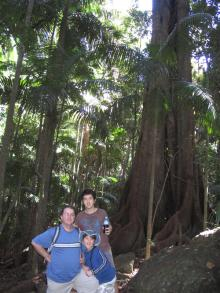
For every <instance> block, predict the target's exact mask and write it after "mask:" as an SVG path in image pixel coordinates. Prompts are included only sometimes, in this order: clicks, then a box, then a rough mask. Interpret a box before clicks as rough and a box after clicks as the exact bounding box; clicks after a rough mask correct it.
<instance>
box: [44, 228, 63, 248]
mask: <svg viewBox="0 0 220 293" xmlns="http://www.w3.org/2000/svg"><path fill="white" fill-rule="evenodd" d="M59 234H60V225H58V226H56V227H55V232H54V235H53V240H52V242H51V244H50V246H49V247H48V249H47V252H48V253H50V252H51V250H52V249H53V246H54V244H55V243H56V242H57V239H58V237H59Z"/></svg>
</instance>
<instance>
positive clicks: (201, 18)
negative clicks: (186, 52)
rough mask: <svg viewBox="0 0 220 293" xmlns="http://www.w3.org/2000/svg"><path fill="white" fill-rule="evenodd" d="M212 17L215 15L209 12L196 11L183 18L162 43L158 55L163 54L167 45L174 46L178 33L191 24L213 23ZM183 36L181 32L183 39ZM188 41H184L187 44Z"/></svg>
mask: <svg viewBox="0 0 220 293" xmlns="http://www.w3.org/2000/svg"><path fill="white" fill-rule="evenodd" d="M212 19H213V17H212V15H211V14H209V13H195V14H192V15H189V16H186V17H184V18H182V19H181V20H180V22H179V23H177V24H176V25H175V27H174V28H173V30H172V31H171V33H170V34H169V35H168V37H167V39H166V41H165V42H164V44H162V45H161V47H160V49H159V51H158V55H163V53H164V52H165V51H166V49H167V47H173V45H174V44H175V38H176V35H177V34H178V33H181V32H183V31H184V30H185V29H186V28H187V27H188V28H190V27H191V26H197V27H201V26H202V25H204V23H207V24H209V25H211V23H212ZM183 36H184V34H181V38H182V39H183ZM184 41H185V39H184ZM188 41H189V40H188ZM188 41H187V42H188ZM187 42H186V43H184V45H185V46H186V45H187Z"/></svg>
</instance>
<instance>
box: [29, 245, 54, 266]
mask: <svg viewBox="0 0 220 293" xmlns="http://www.w3.org/2000/svg"><path fill="white" fill-rule="evenodd" d="M31 244H32V245H33V247H34V249H35V250H36V251H37V253H39V254H40V255H41V256H42V257H43V258H44V259H45V260H46V261H47V262H50V261H51V256H50V254H49V253H48V252H47V251H46V249H45V248H44V247H42V246H41V245H39V244H37V243H35V242H32V243H31Z"/></svg>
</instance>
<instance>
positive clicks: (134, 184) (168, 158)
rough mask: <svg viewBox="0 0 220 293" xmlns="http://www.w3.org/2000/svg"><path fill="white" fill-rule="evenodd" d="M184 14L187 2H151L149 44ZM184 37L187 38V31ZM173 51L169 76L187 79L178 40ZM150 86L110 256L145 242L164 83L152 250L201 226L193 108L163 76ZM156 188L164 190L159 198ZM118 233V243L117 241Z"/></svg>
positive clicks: (186, 57)
mask: <svg viewBox="0 0 220 293" xmlns="http://www.w3.org/2000/svg"><path fill="white" fill-rule="evenodd" d="M168 2H169V3H168ZM187 14H188V4H187V1H185V0H178V1H177V0H170V1H161V0H155V1H153V31H152V44H154V45H157V44H161V43H162V42H163V41H164V40H165V39H166V38H167V36H168V34H169V33H170V32H171V31H172V29H173V28H174V26H175V25H176V24H177V25H178V23H179V21H180V20H181V18H182V17H185V16H187ZM185 35H186V36H187V30H186V31H185ZM179 38H181V34H179ZM176 55H177V68H176V76H175V79H176V80H186V81H190V80H191V66H190V52H189V51H187V50H186V49H183V47H182V46H181V45H180V41H179V40H178V39H177V40H176ZM156 87H157V90H153V91H152V90H151V91H150V90H149V89H148V91H147V90H146V93H145V97H144V104H143V117H142V126H141V135H140V138H139V144H138V147H137V151H136V156H135V159H134V164H133V166H132V170H131V175H130V177H129V179H128V182H127V185H126V187H125V190H124V194H123V196H122V199H121V205H120V211H119V213H118V214H117V215H116V216H115V217H114V218H113V226H114V230H113V233H112V236H111V243H112V247H113V252H114V253H116V254H118V253H123V252H127V251H129V250H134V249H136V248H139V247H140V246H142V245H143V244H144V242H145V235H146V230H145V227H146V219H147V216H148V215H147V214H148V212H147V211H148V197H149V188H150V174H151V166H152V164H153V163H154V162H153V161H152V160H153V156H152V153H153V150H152V147H153V142H154V140H155V138H154V137H153V133H154V129H153V128H154V127H153V125H154V124H153V123H152V116H153V115H154V114H153V113H154V112H155V111H156V108H155V105H156V102H155V101H156V100H157V99H159V100H160V95H161V91H162V90H163V89H164V88H166V87H167V88H168V89H170V93H169V96H170V101H171V102H170V105H171V109H170V111H169V113H165V111H164V109H163V107H162V100H160V104H161V107H160V109H159V117H160V121H159V124H158V130H157V132H156V162H155V170H156V172H155V173H156V181H155V187H154V205H155V206H156V205H157V202H158V200H159V199H160V204H159V208H158V209H157V214H156V217H155V226H154V232H158V231H160V230H161V228H162V227H163V226H164V224H165V226H164V227H163V229H162V230H161V231H160V232H158V233H157V234H156V237H155V240H156V244H157V248H161V247H164V246H168V245H171V244H174V245H175V244H176V243H178V242H182V241H184V240H185V239H187V237H186V232H188V235H189V236H191V235H192V234H194V233H195V232H197V231H198V230H199V228H200V224H201V207H200V199H199V192H198V190H199V188H197V189H196V188H195V186H196V184H198V180H197V178H196V175H195V174H196V173H197V172H195V167H194V163H193V161H194V143H193V131H194V119H193V111H192V108H191V106H190V105H189V104H187V102H185V103H183V101H182V100H181V99H179V97H178V96H177V95H175V94H174V93H173V91H172V88H173V85H172V81H170V82H169V83H168V82H167V81H166V77H165V76H164V80H163V81H161V82H160V83H159V82H158V84H157V85H156ZM170 162H171V164H169V163H170ZM167 166H170V167H169V168H167ZM167 172H169V174H168V178H167ZM164 183H166V185H165V189H163V185H164ZM196 190H197V192H196ZM161 192H164V194H162V196H161ZM194 203H196V204H194ZM167 219H168V220H167ZM119 237H120V239H123V242H122V241H119Z"/></svg>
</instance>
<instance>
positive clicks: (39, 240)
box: [32, 206, 98, 293]
mask: <svg viewBox="0 0 220 293" xmlns="http://www.w3.org/2000/svg"><path fill="white" fill-rule="evenodd" d="M60 219H61V225H60V232H59V236H58V238H57V240H56V242H55V243H54V244H53V247H52V250H51V253H49V252H48V251H47V248H49V247H50V246H51V244H52V242H53V238H54V234H55V231H56V228H55V227H53V228H49V229H48V230H46V231H45V232H43V233H41V234H39V235H38V236H36V237H35V238H33V240H32V245H33V247H34V249H35V250H36V251H37V252H38V253H39V254H40V255H41V256H42V257H44V259H45V260H46V261H47V270H46V274H47V286H48V288H47V293H70V292H71V289H72V288H75V289H76V290H77V292H78V293H94V292H96V289H97V287H98V281H97V279H96V278H95V277H94V276H92V277H88V276H86V274H85V272H84V271H83V270H82V269H81V264H80V241H79V230H78V228H76V227H74V225H73V223H74V221H75V211H74V209H73V208H72V207H71V206H67V207H65V208H64V209H63V210H62V212H61V216H60Z"/></svg>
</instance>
